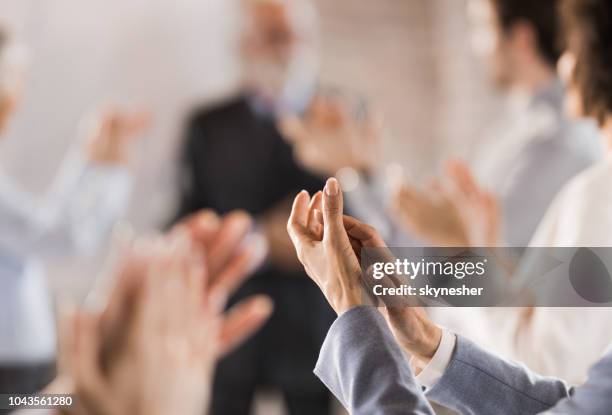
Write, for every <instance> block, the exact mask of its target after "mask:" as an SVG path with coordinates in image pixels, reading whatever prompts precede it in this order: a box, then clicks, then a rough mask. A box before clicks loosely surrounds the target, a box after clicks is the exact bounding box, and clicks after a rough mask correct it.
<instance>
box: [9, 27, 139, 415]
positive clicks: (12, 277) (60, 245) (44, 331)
mask: <svg viewBox="0 0 612 415" xmlns="http://www.w3.org/2000/svg"><path fill="white" fill-rule="evenodd" d="M24 59H25V51H24V49H23V47H21V46H20V45H18V44H17V43H16V42H15V41H13V40H12V39H11V37H10V35H9V34H8V33H7V32H2V33H1V34H0V135H1V134H2V133H4V132H5V131H6V128H7V127H8V123H9V120H10V119H11V116H12V114H13V110H14V109H15V106H16V104H17V102H18V101H19V97H20V92H21V71H22V69H23V68H22V66H23V64H24ZM146 122H147V121H146V119H145V117H144V116H141V115H133V116H132V115H130V116H125V115H122V114H120V113H118V112H116V111H108V112H107V113H106V114H105V115H104V116H102V117H101V118H100V119H99V120H98V123H97V125H95V126H92V127H95V128H93V129H92V130H91V131H89V134H88V135H87V137H85V138H86V139H87V141H86V142H82V143H79V144H81V147H77V148H74V149H73V151H71V153H70V154H69V156H68V157H67V159H66V160H65V162H64V164H63V165H62V168H61V172H60V174H59V175H58V177H57V178H56V180H55V181H54V183H53V185H52V187H51V189H50V190H49V192H48V194H47V195H46V196H45V197H44V198H42V199H39V198H36V197H34V196H33V195H31V194H29V193H27V192H25V191H24V190H22V189H20V188H19V187H18V186H17V185H16V183H14V182H13V181H11V180H10V178H9V177H7V176H6V175H0V287H1V289H0V391H1V392H2V393H32V392H35V391H37V390H39V389H40V388H41V387H42V386H44V385H45V383H46V382H48V381H49V380H50V379H51V377H52V376H53V373H54V359H55V347H56V337H55V324H54V317H53V312H52V305H51V301H50V298H49V294H48V291H47V286H46V281H45V276H44V270H43V268H42V264H41V262H40V261H39V259H40V258H41V257H43V256H46V255H70V254H75V253H78V254H82V253H88V252H91V251H92V250H93V249H95V247H96V246H98V245H99V243H100V242H102V241H103V239H104V237H105V236H106V235H107V233H108V231H109V230H110V228H111V226H112V224H113V223H114V222H115V220H116V219H117V218H118V217H119V215H120V214H121V213H122V211H123V209H124V207H125V205H126V202H127V199H128V196H129V192H130V186H131V184H130V182H131V180H130V176H129V174H128V171H127V170H126V169H125V167H123V162H124V161H125V158H126V157H127V151H128V147H129V141H130V139H131V137H132V136H134V135H135V134H138V133H140V132H141V130H142V129H143V127H144V126H145V124H146ZM34 151H35V150H34ZM0 412H1V411H0Z"/></svg>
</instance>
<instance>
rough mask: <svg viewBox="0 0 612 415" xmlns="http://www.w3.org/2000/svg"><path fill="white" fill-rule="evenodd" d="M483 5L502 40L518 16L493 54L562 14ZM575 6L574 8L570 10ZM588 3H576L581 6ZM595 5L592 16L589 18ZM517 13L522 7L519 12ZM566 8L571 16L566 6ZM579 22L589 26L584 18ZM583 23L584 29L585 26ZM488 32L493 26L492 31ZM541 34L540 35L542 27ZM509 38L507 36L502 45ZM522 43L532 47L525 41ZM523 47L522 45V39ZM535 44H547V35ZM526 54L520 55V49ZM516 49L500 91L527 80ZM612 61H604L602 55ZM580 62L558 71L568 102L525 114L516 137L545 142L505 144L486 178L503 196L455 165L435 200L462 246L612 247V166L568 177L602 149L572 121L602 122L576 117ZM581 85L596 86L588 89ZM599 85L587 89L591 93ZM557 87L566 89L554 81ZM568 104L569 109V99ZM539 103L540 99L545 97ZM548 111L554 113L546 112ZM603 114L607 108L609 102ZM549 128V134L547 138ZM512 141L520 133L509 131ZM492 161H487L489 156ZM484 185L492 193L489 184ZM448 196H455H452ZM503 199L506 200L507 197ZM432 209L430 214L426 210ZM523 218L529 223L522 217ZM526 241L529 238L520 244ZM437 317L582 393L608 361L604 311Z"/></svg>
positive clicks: (517, 5) (496, 1) (478, 8)
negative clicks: (590, 374) (598, 363)
mask: <svg viewBox="0 0 612 415" xmlns="http://www.w3.org/2000/svg"><path fill="white" fill-rule="evenodd" d="M474 1H475V3H473V7H475V9H474V10H473V11H472V12H473V13H476V12H478V13H479V14H478V13H477V16H480V17H479V19H482V20H477V21H480V22H481V23H483V24H484V23H485V22H487V21H489V22H492V23H493V24H494V25H493V26H492V27H499V28H500V29H499V30H501V29H503V28H504V22H505V21H508V20H509V19H510V17H508V16H515V17H514V20H513V21H514V23H513V26H512V25H511V26H509V29H506V30H505V31H501V32H500V31H499V30H498V32H492V33H490V37H491V39H490V42H484V44H483V45H482V46H483V47H484V46H486V45H487V44H489V46H490V47H492V46H494V45H496V44H499V42H501V41H503V39H505V38H508V37H509V39H512V36H515V37H516V36H519V34H520V33H521V32H520V30H526V29H525V28H523V29H521V27H522V26H521V25H525V24H526V23H525V22H524V21H523V20H526V19H527V17H528V16H529V15H526V16H525V17H524V18H523V20H521V19H519V18H518V16H521V15H522V13H526V12H527V11H533V12H534V13H535V12H536V11H540V12H541V13H540V14H534V16H542V18H543V19H544V21H546V20H548V19H552V18H553V17H555V15H554V14H553V13H554V12H556V6H558V5H559V4H561V3H560V2H557V1H550V2H544V1H543V2H523V1H520V0H512V1H511V0H506V1H503V0H489V2H483V1H481V0H474ZM566 3H567V4H571V1H567V2H566ZM580 3H581V2H577V4H580ZM594 4H595V3H593V4H590V5H589V6H586V7H585V9H588V8H589V7H590V6H593V5H594ZM513 5H514V7H511V6H513ZM490 6H493V7H490ZM546 7H547V8H548V10H549V13H550V14H551V15H550V16H549V15H548V14H546V13H544V9H543V8H546ZM565 7H566V8H568V6H567V5H566V6H565ZM576 7H577V9H579V8H580V6H576ZM589 13H592V11H589ZM577 15H579V16H582V14H581V13H578V14H577ZM487 16H488V17H487ZM566 20H567V17H566ZM570 20H574V19H570ZM577 20H578V21H580V19H577ZM511 21H512V20H511ZM533 21H534V22H537V21H538V20H536V18H535V17H534V18H533ZM495 25H497V26H495ZM489 26H491V24H490V23H489ZM486 27H488V26H487V25H483V29H482V30H484V28H486ZM534 27H539V26H537V24H536V26H534ZM513 28H514V29H513ZM508 30H510V32H508ZM540 30H541V29H540ZM495 33H497V35H495ZM500 33H501V34H504V33H507V34H506V35H505V37H501V38H500V37H499V35H500ZM597 35H598V36H599V35H600V34H597ZM522 36H523V37H525V36H526V34H523V35H522ZM602 36H606V35H602ZM481 37H482V38H483V39H486V38H487V37H486V36H485V35H484V34H482V35H481ZM517 39H520V37H519V38H517ZM533 39H545V38H544V37H543V36H541V35H540V36H539V37H534V38H533ZM550 39H551V42H552V41H553V40H554V39H555V37H553V36H551V37H550ZM570 39H571V37H570ZM507 41H509V40H506V42H507ZM516 42H518V40H516ZM523 42H525V40H523ZM540 42H542V40H540ZM593 42H595V41H593ZM554 44H555V43H554V42H553V43H550V45H551V46H552V45H554ZM517 45H520V43H518V44H517ZM572 46H573V44H572V42H571V41H570V42H569V44H568V47H569V48H570V49H571V47H572ZM516 47H518V46H516V45H515V47H514V48H512V47H511V48H510V49H509V51H513V50H514V52H513V53H512V54H510V55H508V54H501V53H500V52H498V53H496V54H495V56H497V58H496V59H495V62H498V63H497V64H496V65H495V66H494V67H495V68H497V69H496V71H495V72H494V73H496V74H497V79H498V81H499V82H500V83H501V84H506V83H507V82H508V79H514V78H516V77H517V75H516V74H521V73H523V72H524V71H521V70H520V68H516V67H515V66H516V64H512V63H511V60H512V56H515V58H514V59H516V55H517V54H518V52H517V51H516V50H515V48H516ZM492 50H495V49H492ZM542 50H545V49H542ZM551 50H553V49H551ZM604 54H605V53H602V55H604ZM504 56H505V57H504ZM543 56H545V55H543ZM590 58H591V59H592V60H591V61H589V62H587V63H583V65H592V66H593V68H595V67H598V66H597V65H598V64H599V58H593V57H590ZM576 59H577V57H576V55H574V54H572V53H569V54H566V55H565V57H564V58H562V59H561V60H560V61H559V74H560V75H561V77H562V78H563V81H564V85H565V89H566V91H567V92H566V93H565V94H566V95H565V94H561V92H560V91H559V95H556V94H555V95H553V97H555V99H554V100H552V101H547V100H544V101H541V102H540V101H538V100H537V99H535V98H533V99H532V101H531V106H532V107H533V108H531V109H529V108H530V107H527V108H528V111H527V112H524V113H523V116H522V118H518V119H516V120H515V122H514V125H515V126H516V128H519V129H520V128H522V129H523V130H525V131H527V132H530V131H535V132H538V134H535V135H530V134H527V135H522V136H521V135H519V136H518V137H523V139H528V140H527V141H525V142H518V143H514V144H512V142H509V143H508V145H507V146H505V145H503V144H504V143H499V144H498V145H499V149H500V150H502V151H503V152H505V153H506V154H507V155H506V156H504V155H503V154H499V156H498V157H494V158H493V159H492V160H493V162H494V163H497V164H498V165H497V166H496V165H490V166H489V167H490V170H489V173H487V175H488V176H487V177H489V178H491V179H495V177H497V179H495V180H497V183H498V184H497V186H495V185H494V184H493V185H490V186H491V187H490V188H489V190H488V191H487V190H485V189H483V188H482V186H484V185H483V184H482V183H479V182H478V180H477V179H476V178H475V177H474V176H473V175H472V174H471V173H470V171H469V169H468V168H467V166H465V165H463V164H462V163H457V162H451V163H449V164H448V166H447V177H448V180H447V181H446V183H447V184H448V186H446V187H445V186H440V185H438V186H437V187H438V189H437V191H436V197H439V199H438V200H440V201H441V202H439V203H444V204H445V205H446V206H448V207H449V209H452V212H453V213H454V214H456V215H457V217H459V218H461V220H460V221H459V222H462V223H463V225H462V226H459V228H460V229H462V230H463V231H462V232H463V234H461V233H459V235H460V237H457V238H455V239H453V243H454V244H456V245H460V246H483V245H484V246H490V245H500V244H503V243H510V244H512V245H519V244H520V246H527V245H529V246H535V247H564V246H569V247H585V246H587V247H588V246H608V245H610V243H611V240H610V238H609V233H607V232H606V231H605V230H606V229H608V226H607V225H606V224H607V223H609V220H610V219H609V216H610V215H609V214H608V206H609V205H610V195H609V194H608V192H607V191H606V189H607V188H608V187H607V186H606V185H604V184H603V183H604V182H605V181H606V180H607V177H608V175H609V163H608V160H605V161H603V162H602V161H600V162H599V163H596V164H595V165H594V166H591V167H590V168H588V169H586V170H585V171H583V172H581V173H580V174H578V173H576V174H574V176H575V177H574V178H571V177H568V173H570V172H572V171H575V169H574V170H572V168H576V167H577V166H578V164H576V163H574V164H572V162H577V161H584V162H587V161H590V160H591V157H590V155H591V154H592V152H591V151H592V149H593V144H594V143H593V142H592V141H591V140H594V139H595V138H592V139H587V138H588V136H587V137H585V136H582V135H580V134H577V133H576V131H577V124H576V121H571V120H572V119H576V118H577V116H582V115H585V114H586V115H588V116H590V117H591V118H592V119H596V117H595V115H596V114H595V112H594V111H589V110H588V109H587V110H584V109H579V110H576V108H574V107H575V106H576V102H578V103H580V102H581V100H582V99H583V97H576V95H577V92H576V88H577V84H579V82H577V78H576V77H577V76H579V74H583V72H576V69H575V68H580V71H584V70H585V67H584V66H582V67H581V66H580V65H577V64H576ZM551 62H552V61H551ZM568 62H569V63H568ZM567 67H569V68H567ZM505 68H510V69H512V72H511V74H514V78H513V77H509V76H508V71H507V70H506V69H505ZM589 71H593V72H589V73H594V72H595V71H596V70H591V69H590V70H589ZM595 73H596V72H595ZM536 74H537V72H534V73H533V75H534V77H533V80H534V81H535V80H537V79H539V77H536V76H535V75H536ZM583 76H584V75H583ZM522 79H524V80H523V82H521V83H518V84H516V85H515V86H516V87H522V88H523V89H525V88H527V87H528V86H529V85H531V84H532V83H529V82H526V81H527V80H528V79H530V78H529V77H526V76H523V77H522ZM544 79H546V78H544ZM582 81H583V82H585V83H587V81H585V80H582ZM594 81H595V80H588V83H592V82H594ZM555 82H558V81H556V80H555ZM536 85H537V83H536ZM585 93H586V89H585ZM589 94H590V93H589ZM602 94H604V93H603V92H601V93H597V94H596V95H597V98H598V99H599V100H601V101H602V102H605V99H603V98H601V97H599V95H602ZM564 95H565V99H563V97H564ZM578 95H580V94H578ZM537 97H538V95H536V98H537ZM534 99H535V101H534ZM584 99H585V100H586V101H589V100H590V99H591V98H590V95H587V96H586V97H585V98H584ZM538 102H539V104H538ZM546 102H548V104H545V103H546ZM564 104H565V105H564ZM598 105H599V106H601V107H605V106H604V105H602V103H601V102H599V103H598ZM553 110H554V111H553ZM564 110H565V111H564ZM568 110H569V111H568ZM562 111H563V112H562ZM553 115H554V116H553ZM598 121H599V122H600V127H604V125H603V124H604V121H606V120H598ZM541 128H545V129H544V130H540V129H541ZM508 131H513V130H511V129H509V130H508ZM547 132H548V133H547ZM545 133H547V134H545ZM600 133H601V134H602V135H603V136H607V135H608V134H609V131H607V130H606V128H600ZM500 136H501V137H502V138H503V139H506V140H508V138H507V137H506V134H504V133H501V135H500ZM511 144H512V145H511ZM597 144H598V145H597V147H595V148H599V152H600V155H601V154H603V153H604V151H603V149H604V147H603V146H601V144H602V143H601V142H599V143H597ZM513 153H514V154H515V155H514V156H513ZM483 156H486V154H483ZM588 156H589V157H588ZM513 160H514V161H513ZM504 173H505V174H506V175H507V176H508V177H507V178H504ZM516 174H518V176H517V175H516ZM559 178H562V179H563V181H566V180H567V184H565V185H563V186H561V185H562V184H563V182H562V181H559ZM568 179H571V180H568ZM483 181H484V180H483ZM484 182H485V183H486V181H484ZM493 183H494V182H493ZM553 184H554V185H558V186H561V188H560V189H559V191H558V194H557V195H554V194H553V193H552V185H553ZM449 189H451V190H450V192H449ZM500 191H501V193H499V192H500ZM500 194H501V199H500V200H499V201H500V203H497V201H496V200H495V198H494V196H493V195H500ZM553 196H554V197H553ZM400 197H405V198H406V197H407V198H409V199H408V200H412V199H414V200H415V201H414V203H413V204H411V203H406V200H404V206H403V208H404V209H403V210H404V212H407V211H408V209H409V208H410V206H415V205H416V206H419V200H421V199H419V198H418V197H417V198H414V192H412V191H408V192H406V191H405V192H404V195H402V196H400ZM549 198H550V200H549V201H548V202H547V205H550V206H549V207H547V206H546V205H544V201H546V200H548V199H549ZM595 200H597V201H595ZM500 208H501V209H503V210H504V212H503V214H502V215H500V213H499V209H500ZM540 208H542V209H543V211H542V212H543V213H545V215H544V216H543V218H542V219H541V221H540V222H539V224H538V223H535V224H534V225H538V226H537V230H536V232H535V233H534V235H533V237H532V238H531V239H530V240H529V241H527V242H525V241H524V240H523V239H522V238H523V237H528V236H529V235H528V234H526V233H524V231H525V229H527V227H524V228H522V229H515V228H514V226H520V225H521V224H523V225H524V226H527V225H528V226H529V227H531V226H532V224H531V222H525V218H530V219H529V221H531V220H535V219H538V220H539V219H540V217H542V212H539V211H538V212H537V215H536V212H534V211H535V210H537V209H540ZM417 209H423V207H421V206H419V207H418V208H417ZM425 209H429V208H427V207H425ZM529 210H531V212H530V211H529ZM517 214H521V215H524V216H517ZM512 218H515V219H512ZM514 224H516V225H514ZM440 234H442V232H441V233H440ZM456 235H457V234H456ZM512 235H514V237H512ZM520 235H523V236H522V237H520V238H519V236H520ZM443 241H444V239H442V240H438V242H439V243H443ZM449 241H450V240H447V243H449V244H451V243H450V242H449ZM513 241H514V243H513ZM529 254H530V255H528V256H527V257H526V258H525V260H524V262H523V264H526V265H525V266H526V267H529V264H530V263H537V262H536V259H535V257H534V256H535V255H538V252H535V251H532V252H530V253H529ZM529 270H530V269H529V268H526V270H523V271H522V272H521V273H520V274H519V276H517V277H515V278H519V279H520V278H521V277H520V275H522V274H524V275H530V276H531V274H530V272H529ZM523 282H524V281H523ZM563 284H565V282H564V281H558V280H551V281H550V285H548V284H547V285H546V290H545V291H547V292H549V295H551V296H552V295H555V294H554V293H555V289H556V287H559V286H563ZM542 287H545V285H543V284H542V285H541V289H542ZM534 305H535V304H534ZM459 311H460V312H459ZM431 315H432V317H433V318H434V319H436V320H437V321H438V322H439V323H440V324H442V325H445V326H447V327H451V328H453V329H456V330H457V331H458V332H460V333H462V334H464V335H467V336H469V337H471V338H472V339H474V340H475V341H477V342H478V343H480V344H482V345H484V346H486V347H489V348H490V349H492V350H494V351H495V352H496V353H498V354H500V355H502V356H504V357H507V358H509V359H512V360H518V361H521V362H523V363H525V364H526V365H527V366H528V367H530V368H531V369H534V370H537V371H538V372H540V373H542V374H545V375H551V376H558V377H563V378H564V379H566V380H567V381H568V382H570V383H571V384H579V383H581V382H583V381H584V380H585V379H586V375H587V370H588V368H589V366H590V365H591V364H592V363H593V362H594V361H595V360H596V359H597V357H599V356H600V355H601V354H602V353H603V352H604V351H605V349H606V347H607V346H608V343H609V340H610V337H611V336H612V331H611V330H610V324H609V321H610V310H609V309H608V308H605V307H601V308H588V307H580V308H578V307H575V308H562V307H534V308H497V309H471V310H468V309H463V310H452V309H442V308H439V309H432V310H431ZM492 332H494V333H495V335H494V336H492V335H491V333H492ZM565 333H573V336H572V338H571V339H570V338H568V337H567V335H566V334H565Z"/></svg>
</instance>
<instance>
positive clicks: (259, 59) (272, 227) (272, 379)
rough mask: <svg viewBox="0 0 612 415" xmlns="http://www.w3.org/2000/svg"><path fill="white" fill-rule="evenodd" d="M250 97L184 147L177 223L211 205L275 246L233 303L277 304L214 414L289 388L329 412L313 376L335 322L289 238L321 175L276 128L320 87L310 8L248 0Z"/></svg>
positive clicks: (240, 409) (194, 132) (222, 375)
mask: <svg viewBox="0 0 612 415" xmlns="http://www.w3.org/2000/svg"><path fill="white" fill-rule="evenodd" d="M242 7H243V12H244V13H243V14H244V21H243V33H242V36H241V44H240V50H241V57H242V64H243V71H244V77H243V79H244V86H243V89H242V92H241V93H240V94H239V95H237V96H234V97H232V98H231V99H228V100H227V101H225V102H222V103H220V104H217V105H216V106H213V107H208V108H204V109H199V110H197V111H196V112H195V113H194V114H193V116H192V117H191V118H190V121H189V124H188V126H187V137H186V141H185V143H184V148H183V161H182V169H183V171H182V182H181V206H180V210H179V214H178V215H177V216H178V217H183V216H185V215H188V214H190V213H191V212H194V211H197V210H199V209H202V208H213V209H215V210H217V211H219V212H220V213H225V212H228V211H231V210H234V209H244V210H246V211H248V212H249V213H250V214H251V215H252V216H253V217H255V218H256V228H257V229H256V230H257V231H258V232H260V233H261V234H263V235H264V236H265V237H266V239H267V242H268V249H269V254H268V261H267V263H266V264H265V265H264V267H263V268H262V269H260V270H259V271H257V272H256V273H255V275H254V276H253V277H252V278H251V279H250V280H249V281H247V282H246V283H245V284H244V286H243V287H242V288H241V289H240V290H239V292H238V294H237V295H236V296H235V298H233V299H232V300H233V302H235V301H238V300H239V299H241V298H244V297H246V296H250V295H252V294H255V293H265V294H267V295H269V296H270V297H272V299H273V301H274V303H275V312H274V315H273V316H272V318H271V319H270V321H269V322H268V323H267V324H266V326H264V328H263V329H262V331H261V332H260V333H258V334H257V335H256V336H255V337H254V338H252V339H251V340H249V341H248V342H246V343H245V344H244V345H243V346H242V347H241V348H240V349H238V350H237V351H236V352H235V353H234V354H232V355H230V356H228V357H227V358H226V359H225V360H224V361H222V362H221V363H220V365H219V368H218V371H217V378H216V381H215V385H214V393H213V403H212V408H211V409H212V412H211V413H212V414H223V415H232V414H237V415H244V414H248V413H249V410H250V408H251V403H252V400H253V395H254V393H255V392H256V391H257V390H258V389H259V388H260V387H270V388H273V389H276V390H280V391H281V392H282V394H283V397H284V398H285V403H286V404H287V407H288V409H289V412H290V413H291V414H292V415H295V414H308V415H311V414H326V413H329V406H330V395H329V393H328V392H327V390H326V389H325V387H324V386H323V385H322V384H321V383H320V382H319V381H318V380H317V379H316V378H315V377H314V375H313V374H312V367H313V365H314V363H315V361H316V356H317V353H318V350H319V348H320V346H321V343H322V341H323V338H324V336H325V334H326V332H327V329H328V328H329V325H330V323H331V321H332V320H333V315H332V312H331V310H330V309H329V307H328V305H327V304H326V303H325V300H324V298H323V297H322V296H321V295H320V292H319V290H318V289H317V287H316V286H315V285H314V284H313V283H312V282H311V281H310V280H309V279H308V278H306V275H305V274H304V271H303V269H301V267H299V264H298V262H297V258H296V256H295V252H294V251H293V249H292V246H291V244H290V241H289V237H288V235H287V232H286V222H287V218H288V216H289V212H290V200H292V198H293V197H294V196H295V194H296V193H297V192H298V191H300V190H301V189H307V190H310V191H313V192H314V191H316V190H317V189H319V188H320V187H321V186H322V181H321V179H320V178H318V177H315V176H313V175H311V174H309V173H307V172H306V171H304V170H302V169H301V168H300V167H298V166H297V165H296V163H295V161H294V160H293V156H292V150H291V148H290V146H289V145H288V144H287V143H286V141H285V140H284V139H283V137H282V136H281V134H280V133H279V131H278V129H277V126H276V124H277V119H278V117H279V115H280V114H282V113H284V112H291V113H295V112H298V113H301V112H303V111H304V110H305V109H306V107H307V106H308V105H309V103H310V101H311V98H312V95H313V94H314V93H315V89H316V82H317V48H316V43H317V42H316V40H317V39H316V16H315V13H314V10H313V9H312V8H311V7H310V4H309V3H307V2H306V1H292V2H287V3H285V2H284V1H282V0H243V1H242Z"/></svg>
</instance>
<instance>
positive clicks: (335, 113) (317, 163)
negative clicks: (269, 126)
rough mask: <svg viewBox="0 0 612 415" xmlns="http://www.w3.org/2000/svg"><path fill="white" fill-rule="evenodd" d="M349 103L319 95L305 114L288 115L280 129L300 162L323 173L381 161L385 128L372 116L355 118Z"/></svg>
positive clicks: (362, 169) (367, 168)
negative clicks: (301, 115) (300, 115)
mask: <svg viewBox="0 0 612 415" xmlns="http://www.w3.org/2000/svg"><path fill="white" fill-rule="evenodd" d="M347 107H348V106H347V105H346V103H344V102H341V101H340V100H339V99H334V98H330V97H324V96H320V95H319V96H317V97H315V98H314V99H313V102H312V104H311V106H310V108H309V110H308V112H307V113H306V115H305V116H304V117H302V118H300V117H297V116H287V117H285V118H284V119H282V120H281V122H280V126H279V127H280V130H281V131H282V133H283V135H284V137H285V138H286V139H287V140H288V141H289V142H290V143H291V144H292V145H293V152H294V156H295V158H296V160H297V161H298V163H300V164H301V165H303V166H304V167H305V168H306V169H308V170H310V171H312V172H313V173H315V174H318V175H320V176H323V177H328V176H333V175H335V174H336V173H337V172H338V170H340V169H341V168H344V167H350V168H353V169H355V170H357V171H358V172H362V173H367V172H369V171H370V170H371V169H372V168H373V167H375V165H376V164H377V162H378V158H379V155H380V146H381V143H380V142H381V136H382V131H381V130H382V128H381V126H380V124H381V123H380V122H379V121H378V120H375V119H373V118H372V117H369V118H366V119H364V120H356V119H355V116H354V115H352V114H350V113H349V110H348V108H347Z"/></svg>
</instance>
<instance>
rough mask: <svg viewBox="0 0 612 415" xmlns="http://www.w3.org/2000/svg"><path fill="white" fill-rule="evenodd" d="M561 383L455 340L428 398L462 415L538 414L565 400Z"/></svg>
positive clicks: (565, 390)
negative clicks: (440, 374)
mask: <svg viewBox="0 0 612 415" xmlns="http://www.w3.org/2000/svg"><path fill="white" fill-rule="evenodd" d="M569 395H570V391H569V390H568V388H567V387H566V385H565V383H563V382H562V381H560V380H557V379H552V378H547V377H542V376H538V375H535V374H533V373H532V372H530V371H529V370H528V369H526V368H525V367H523V366H519V365H516V364H513V363H509V362H507V361H505V360H503V359H501V358H499V357H497V356H494V355H492V354H490V353H488V352H486V351H484V350H482V349H480V348H479V347H478V346H476V345H474V344H473V343H471V342H470V341H468V340H466V339H464V338H462V337H460V336H457V344H456V346H455V351H454V353H453V357H452V359H451V360H450V363H449V365H448V367H447V368H446V370H445V371H444V374H443V375H442V377H441V378H440V380H439V381H438V382H437V383H436V384H435V385H434V386H433V387H432V388H431V389H429V390H428V393H427V397H428V398H429V399H431V400H432V401H434V402H438V403H440V404H442V405H444V406H446V407H448V408H451V409H454V410H456V411H458V412H459V413H462V414H501V413H503V414H517V415H518V414H521V415H528V414H537V413H541V412H542V411H545V410H548V409H550V408H552V407H553V406H554V405H555V404H557V402H559V401H560V400H562V399H564V398H566V397H568V396H569Z"/></svg>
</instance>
